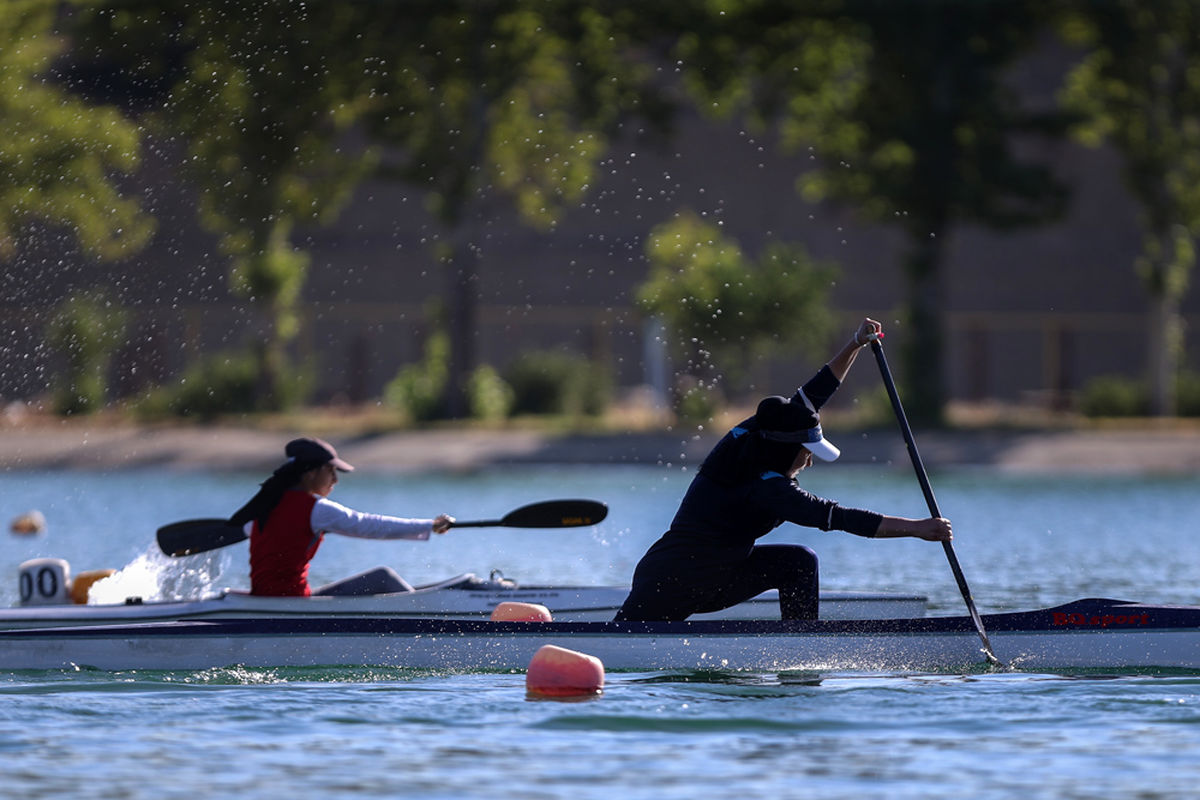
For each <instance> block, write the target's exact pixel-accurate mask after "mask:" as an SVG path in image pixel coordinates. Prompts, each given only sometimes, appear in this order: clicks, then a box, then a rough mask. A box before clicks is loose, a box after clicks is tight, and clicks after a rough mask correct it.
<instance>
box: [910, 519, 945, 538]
mask: <svg viewBox="0 0 1200 800" xmlns="http://www.w3.org/2000/svg"><path fill="white" fill-rule="evenodd" d="M913 536H916V537H917V538H918V539H924V540H925V541H927V542H948V541H950V540H951V539H953V538H954V530H953V528H951V527H950V520H948V519H946V518H944V517H930V518H929V519H923V520H919V521H918V522H917V528H916V530H915V531H914V532H913Z"/></svg>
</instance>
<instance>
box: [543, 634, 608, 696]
mask: <svg viewBox="0 0 1200 800" xmlns="http://www.w3.org/2000/svg"><path fill="white" fill-rule="evenodd" d="M525 689H526V691H528V692H529V693H530V694H534V695H540V696H542V697H580V696H583V695H591V694H600V692H601V691H602V690H603V689H604V665H603V664H602V663H600V659H598V658H596V657H595V656H589V655H587V654H586V653H577V652H575V651H574V650H567V649H566V648H563V647H555V646H554V645H552V644H547V645H542V648H541V649H540V650H538V651H537V652H536V653H534V655H533V659H532V660H531V661H530V662H529V669H528V670H526V672H525Z"/></svg>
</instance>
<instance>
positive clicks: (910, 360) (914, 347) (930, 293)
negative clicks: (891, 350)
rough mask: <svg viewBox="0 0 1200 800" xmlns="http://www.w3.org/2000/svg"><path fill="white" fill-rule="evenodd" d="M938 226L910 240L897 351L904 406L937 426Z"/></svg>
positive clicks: (941, 404) (941, 416)
mask: <svg viewBox="0 0 1200 800" xmlns="http://www.w3.org/2000/svg"><path fill="white" fill-rule="evenodd" d="M941 232H942V231H941V228H940V227H939V228H938V229H937V230H935V231H933V232H931V233H929V234H927V235H925V236H922V237H921V238H919V239H914V244H913V248H912V250H911V251H910V252H909V255H908V259H907V263H906V267H907V272H908V278H909V297H908V323H909V325H908V328H907V329H906V330H905V331H904V332H903V337H904V338H903V342H904V346H903V348H902V350H901V355H902V362H903V364H904V374H903V375H902V376H901V382H902V383H903V384H904V406H905V409H906V411H907V415H908V416H909V417H910V418H911V420H912V421H913V422H915V423H917V424H923V425H931V426H939V425H942V424H943V422H944V421H945V382H944V378H943V375H942V364H943V336H944V334H943V331H942V313H943V311H942V310H943V309H944V308H945V297H944V290H943V287H942V279H941V269H940V266H941V261H942V241H941Z"/></svg>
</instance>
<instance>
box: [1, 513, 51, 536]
mask: <svg viewBox="0 0 1200 800" xmlns="http://www.w3.org/2000/svg"><path fill="white" fill-rule="evenodd" d="M9 530H11V531H12V532H13V533H17V534H21V535H22V536H32V535H34V534H38V533H45V532H46V517H45V515H43V514H42V512H40V511H37V510H34V511H26V512H25V513H24V514H21V515H20V516H18V517H16V518H15V519H14V520H13V521H12V524H11V525H10V526H9Z"/></svg>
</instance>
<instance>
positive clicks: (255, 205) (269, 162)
mask: <svg viewBox="0 0 1200 800" xmlns="http://www.w3.org/2000/svg"><path fill="white" fill-rule="evenodd" d="M80 2H82V3H83V4H84V13H81V14H80V17H79V24H78V27H77V33H78V35H79V37H80V40H81V44H82V45H84V46H85V49H84V52H86V53H90V54H91V56H92V57H93V58H95V59H96V60H97V61H99V62H101V63H107V64H109V65H111V67H112V69H113V71H114V72H116V73H119V74H120V75H121V77H122V78H123V79H124V80H126V81H128V82H130V84H131V85H149V86H151V87H154V92H153V94H154V102H153V103H152V104H149V108H148V109H147V111H146V113H145V114H144V118H145V121H146V124H148V125H150V126H152V127H153V129H154V130H155V132H156V133H157V134H158V135H159V136H160V137H162V139H164V140H165V141H167V142H181V143H182V144H183V147H184V149H185V153H184V155H183V158H182V161H181V163H180V164H179V166H180V167H181V169H182V172H183V174H184V175H185V176H186V177H187V178H188V179H189V180H190V181H191V183H192V184H193V186H194V187H195V189H196V193H197V198H198V212H199V217H200V220H201V221H202V223H203V224H204V226H205V227H206V228H207V229H208V230H210V231H212V232H213V233H215V234H217V236H218V237H219V241H220V243H221V248H222V251H223V253H224V254H225V255H227V256H228V257H229V258H230V273H229V276H230V283H231V287H232V289H233V290H234V291H235V292H236V293H237V294H239V295H240V296H242V297H245V298H246V299H247V300H248V301H249V302H250V303H251V304H252V305H254V306H256V307H258V308H260V309H262V310H263V312H264V316H265V317H266V319H267V322H268V332H267V333H266V335H265V336H263V337H262V338H261V339H259V341H258V342H257V343H256V344H255V345H254V346H253V348H252V350H253V351H254V352H255V354H256V356H257V358H258V361H259V374H260V375H261V376H262V379H263V383H262V386H261V387H260V392H259V403H260V405H261V406H262V407H264V408H278V407H280V406H282V405H284V404H285V402H286V401H287V400H288V398H287V397H285V396H284V395H285V394H286V391H285V390H284V388H283V387H284V386H286V385H287V380H286V374H287V371H288V370H289V363H288V362H289V359H288V356H287V346H288V344H289V342H290V341H291V340H292V339H293V338H294V337H295V335H296V334H297V332H298V329H299V317H298V301H299V298H300V293H301V290H302V288H303V286H304V282H305V279H306V273H307V269H308V264H309V259H308V255H307V254H306V253H304V252H303V251H302V250H301V249H300V248H299V247H298V246H297V245H296V244H295V242H294V241H293V234H294V231H295V228H296V226H298V225H316V224H324V223H328V222H330V221H332V220H333V219H335V218H336V217H337V215H338V213H339V212H340V211H341V209H342V207H343V206H344V204H345V202H346V201H347V199H348V198H349V196H350V193H351V191H352V190H353V188H354V187H355V186H356V185H357V183H358V181H359V179H360V178H361V177H362V176H363V175H365V174H367V172H368V171H369V170H370V168H371V167H372V164H373V161H372V155H371V154H370V153H369V152H368V153H363V152H362V151H360V150H358V149H355V148H346V147H343V146H341V145H342V138H343V137H344V136H345V135H346V131H347V130H348V129H349V127H350V126H351V125H352V124H353V123H354V122H355V120H356V119H357V118H358V116H359V114H360V113H361V112H362V110H363V108H364V104H365V97H366V95H367V91H366V88H365V73H364V61H363V58H362V54H361V50H360V47H359V41H360V36H359V34H360V32H361V31H362V30H364V29H366V28H368V27H369V25H370V19H369V15H368V12H369V10H370V9H371V8H375V6H373V5H370V6H368V5H365V4H353V3H334V2H312V3H305V4H294V3H247V2H242V0H218V1H215V2H207V3H169V4H164V3H161V2H158V1H157V0H119V1H115V2H100V1H99V0H80ZM81 57H83V56H81Z"/></svg>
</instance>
